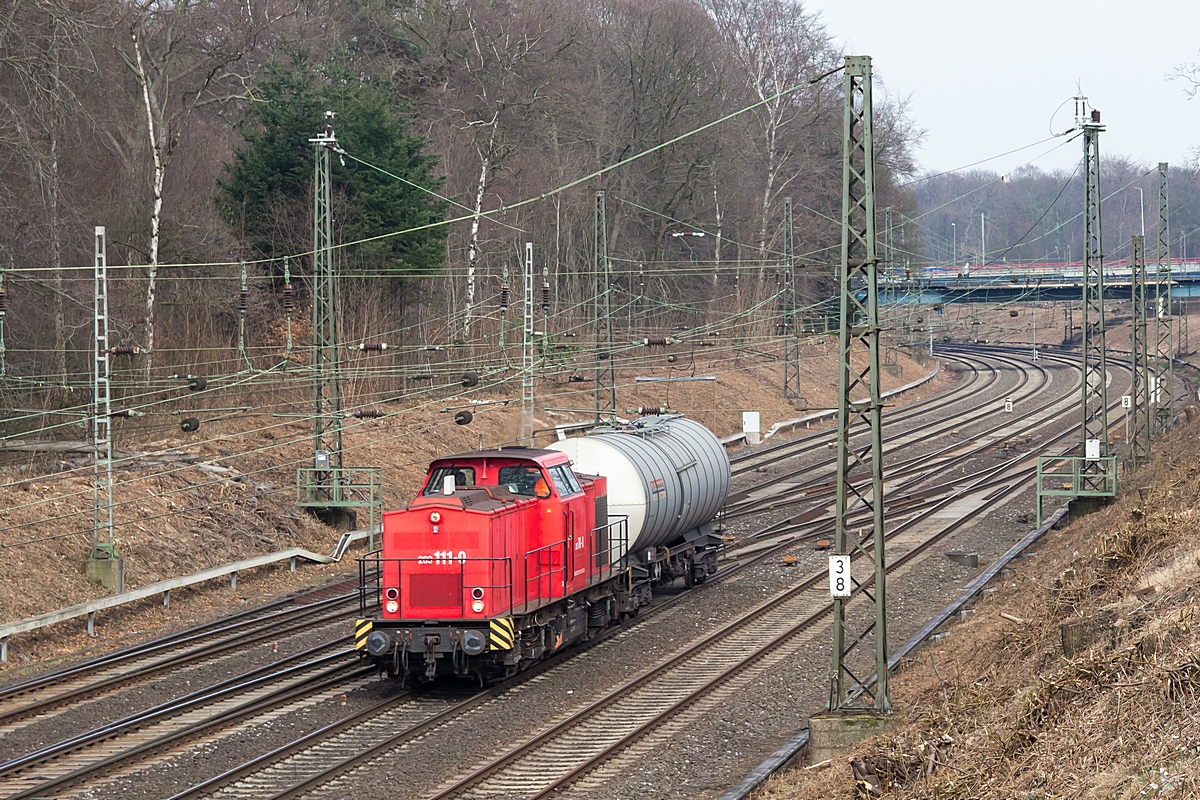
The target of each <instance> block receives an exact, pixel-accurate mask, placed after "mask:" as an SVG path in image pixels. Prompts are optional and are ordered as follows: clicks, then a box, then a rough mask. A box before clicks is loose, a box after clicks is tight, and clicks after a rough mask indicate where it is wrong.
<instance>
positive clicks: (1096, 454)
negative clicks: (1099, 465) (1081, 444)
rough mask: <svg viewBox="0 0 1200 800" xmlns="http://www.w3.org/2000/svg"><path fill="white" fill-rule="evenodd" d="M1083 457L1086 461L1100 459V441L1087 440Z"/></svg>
mask: <svg viewBox="0 0 1200 800" xmlns="http://www.w3.org/2000/svg"><path fill="white" fill-rule="evenodd" d="M1083 457H1084V458H1086V459H1087V460H1088V461H1097V460H1099V458H1100V440H1099V439H1088V440H1087V446H1086V447H1085V448H1084V453H1083Z"/></svg>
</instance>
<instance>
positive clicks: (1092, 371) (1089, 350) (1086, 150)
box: [1080, 109, 1108, 490]
mask: <svg viewBox="0 0 1200 800" xmlns="http://www.w3.org/2000/svg"><path fill="white" fill-rule="evenodd" d="M1103 130H1104V126H1103V125H1101V124H1100V112H1099V111H1096V110H1094V109H1093V110H1092V114H1091V120H1090V121H1088V122H1085V123H1084V124H1083V162H1084V179H1085V183H1084V201H1083V203H1084V206H1083V208H1084V214H1083V232H1084V249H1083V345H1082V348H1081V350H1082V359H1081V365H1082V367H1083V380H1082V382H1081V385H1080V393H1081V398H1080V399H1081V402H1080V407H1081V415H1082V426H1081V439H1082V441H1081V442H1080V446H1081V448H1082V452H1081V455H1082V456H1084V458H1087V459H1088V461H1087V463H1086V464H1085V466H1084V469H1083V476H1082V477H1083V488H1085V489H1090V490H1103V489H1104V485H1105V484H1104V479H1103V477H1101V476H1100V470H1101V468H1100V467H1099V465H1098V464H1097V463H1096V461H1095V459H1098V458H1103V457H1105V456H1106V455H1108V391H1107V387H1106V385H1105V383H1106V380H1105V378H1106V376H1107V374H1108V373H1107V369H1106V364H1105V348H1104V249H1103V238H1102V236H1101V231H1100V197H1101V195H1100V132H1101V131H1103ZM1089 442H1091V445H1090V447H1089Z"/></svg>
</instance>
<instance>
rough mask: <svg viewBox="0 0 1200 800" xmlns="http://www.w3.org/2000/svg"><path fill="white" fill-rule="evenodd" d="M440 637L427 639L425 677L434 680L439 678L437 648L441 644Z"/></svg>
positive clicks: (428, 637)
mask: <svg viewBox="0 0 1200 800" xmlns="http://www.w3.org/2000/svg"><path fill="white" fill-rule="evenodd" d="M441 640H442V637H440V636H426V637H425V677H426V678H427V679H428V680H433V679H434V677H436V676H437V653H436V652H435V651H436V650H437V646H438V644H439V643H441Z"/></svg>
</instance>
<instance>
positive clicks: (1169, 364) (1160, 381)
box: [1152, 161, 1186, 432]
mask: <svg viewBox="0 0 1200 800" xmlns="http://www.w3.org/2000/svg"><path fill="white" fill-rule="evenodd" d="M1157 233H1158V235H1157V237H1156V246H1155V250H1154V260H1155V262H1156V266H1155V270H1154V309H1155V314H1154V334H1155V346H1154V356H1153V359H1152V363H1153V364H1154V373H1155V381H1154V388H1153V392H1152V394H1153V396H1154V421H1155V430H1157V431H1159V432H1162V431H1165V430H1166V429H1167V427H1168V426H1169V425H1170V424H1171V420H1172V419H1173V418H1174V409H1173V408H1172V405H1173V404H1174V402H1175V369H1174V363H1175V351H1174V350H1173V349H1172V346H1171V313H1172V311H1173V309H1172V307H1171V226H1170V203H1169V196H1168V192H1167V162H1165V161H1160V162H1159V164H1158V231H1157ZM1183 319H1186V317H1181V318H1180V320H1181V322H1182V320H1183Z"/></svg>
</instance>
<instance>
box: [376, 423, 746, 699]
mask: <svg viewBox="0 0 1200 800" xmlns="http://www.w3.org/2000/svg"><path fill="white" fill-rule="evenodd" d="M728 489H729V461H728V459H727V458H726V457H725V453H724V449H723V448H722V447H721V445H720V443H719V442H718V441H717V440H716V437H715V436H713V435H712V433H711V432H709V431H708V430H707V429H706V428H704V427H703V426H700V425H698V424H696V423H694V422H692V421H690V420H686V419H684V418H682V417H677V416H673V417H649V418H645V419H643V420H638V421H637V422H635V423H634V424H632V425H630V426H625V427H621V428H604V429H600V430H598V431H596V432H593V434H590V435H589V436H586V437H582V438H579V439H570V440H567V441H564V442H559V443H557V444H556V445H554V446H553V447H552V448H551V449H548V450H534V449H526V448H502V449H500V450H485V451H476V452H471V453H462V454H459V455H455V456H450V457H446V458H442V459H438V460H437V461H434V462H433V463H432V464H431V465H430V467H429V471H428V474H427V475H426V479H425V483H424V485H423V486H422V488H421V491H420V492H419V494H418V495H417V497H416V499H415V500H413V501H412V502H411V503H410V504H408V505H407V506H405V507H403V508H399V509H396V510H393V511H388V512H386V513H385V514H384V517H383V519H384V522H383V541H382V546H381V548H380V550H378V551H376V552H374V553H371V554H369V555H367V556H365V557H363V558H360V559H359V571H360V600H361V606H362V610H363V618H362V619H360V620H358V622H357V624H356V629H355V647H356V649H358V650H359V651H360V653H363V654H364V657H367V658H370V659H372V660H374V661H375V662H376V663H378V664H379V666H380V667H381V668H383V669H385V670H387V671H388V673H389V674H391V675H393V676H394V677H399V678H401V679H402V680H403V679H406V678H407V677H408V676H409V675H414V676H417V677H420V678H423V679H432V678H433V677H435V676H437V675H440V674H457V675H473V676H475V677H477V678H478V679H479V680H480V681H481V682H482V681H484V680H487V679H491V678H498V677H504V676H506V675H511V674H514V673H515V672H517V671H519V670H520V669H523V668H525V667H527V666H529V665H531V664H533V663H535V662H536V661H537V660H538V659H540V658H542V657H544V656H546V655H549V654H551V653H554V652H556V651H558V650H561V649H562V648H564V647H567V646H569V645H571V644H574V643H577V642H580V641H583V640H586V639H587V638H588V637H589V636H591V635H592V634H593V633H594V632H596V631H598V630H600V629H602V628H604V627H607V626H608V625H611V624H614V623H616V622H619V621H621V620H623V619H625V618H628V617H630V616H633V615H636V614H637V612H638V609H639V608H641V607H642V606H643V605H645V604H647V603H648V602H649V601H650V599H651V595H652V590H653V587H654V586H655V585H658V584H661V583H665V582H670V581H672V580H675V579H677V578H680V577H682V578H683V579H684V581H685V583H686V584H687V585H688V586H691V585H693V584H694V583H696V582H701V581H703V580H704V579H705V578H706V577H707V576H708V575H710V574H712V573H713V572H715V570H716V550H717V547H718V546H719V544H720V539H719V537H718V536H717V535H716V531H715V529H714V527H713V523H712V520H713V517H714V515H716V513H717V512H718V511H719V509H720V508H721V506H722V505H723V504H724V499H725V496H726V494H727V493H728ZM376 608H377V609H378V611H377V613H374V614H373V615H372V616H368V615H367V611H368V609H371V610H372V611H374V610H375V609H376Z"/></svg>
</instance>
